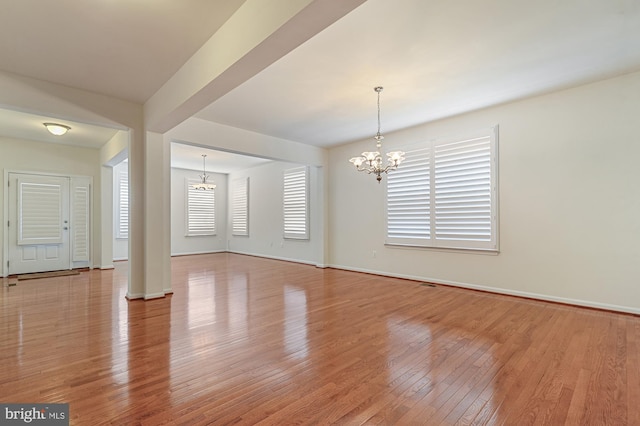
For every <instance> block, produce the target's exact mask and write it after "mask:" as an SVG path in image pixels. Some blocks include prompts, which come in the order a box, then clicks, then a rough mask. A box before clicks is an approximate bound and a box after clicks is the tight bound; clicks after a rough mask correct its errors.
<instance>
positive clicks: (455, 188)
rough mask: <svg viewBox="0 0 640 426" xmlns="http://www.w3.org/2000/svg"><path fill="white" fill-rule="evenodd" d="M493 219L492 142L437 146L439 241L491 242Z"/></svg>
mask: <svg viewBox="0 0 640 426" xmlns="http://www.w3.org/2000/svg"><path fill="white" fill-rule="evenodd" d="M491 216H492V213H491V138H490V137H489V136H484V137H477V138H473V139H467V140H462V141H456V142H447V143H442V144H438V145H436V146H435V234H436V239H438V240H446V241H452V240H456V241H467V242H490V241H491V234H492V233H491V228H492V226H491Z"/></svg>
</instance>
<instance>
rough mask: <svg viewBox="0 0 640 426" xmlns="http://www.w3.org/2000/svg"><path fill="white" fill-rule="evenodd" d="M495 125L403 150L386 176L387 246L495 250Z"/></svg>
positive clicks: (496, 219)
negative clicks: (400, 156) (402, 160)
mask: <svg viewBox="0 0 640 426" xmlns="http://www.w3.org/2000/svg"><path fill="white" fill-rule="evenodd" d="M497 138H498V127H497V126H496V127H493V128H490V129H484V130H481V131H479V132H475V133H474V134H469V135H467V136H466V137H459V138H448V139H441V140H434V141H430V142H426V143H424V144H422V145H421V146H419V147H416V148H413V149H405V151H406V154H405V157H406V160H405V161H404V162H403V163H402V164H401V165H400V167H398V169H396V170H393V171H391V172H390V173H389V175H388V177H387V238H386V243H387V244H391V245H393V244H396V245H415V246H423V247H445V248H455V249H480V250H492V251H493V250H497V249H498V189H497V186H498V185H497V182H498V178H497V174H498V145H497Z"/></svg>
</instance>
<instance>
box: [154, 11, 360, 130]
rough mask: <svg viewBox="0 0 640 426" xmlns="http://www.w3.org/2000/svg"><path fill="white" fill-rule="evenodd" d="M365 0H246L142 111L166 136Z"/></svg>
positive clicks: (155, 127)
mask: <svg viewBox="0 0 640 426" xmlns="http://www.w3.org/2000/svg"><path fill="white" fill-rule="evenodd" d="M365 1H366V0H340V1H335V0H295V1H294V0H271V1H269V2H265V1H264V0H247V1H246V2H245V3H244V4H243V5H242V6H241V7H240V8H239V9H238V11H237V12H236V13H235V14H234V15H233V16H232V17H231V18H230V19H229V20H228V21H227V22H226V23H225V24H224V25H223V26H222V27H221V28H220V30H218V31H217V32H216V33H215V34H214V35H213V36H212V37H211V38H210V39H209V40H208V41H207V42H206V43H205V44H204V45H203V46H202V47H201V48H200V49H199V50H198V51H197V52H196V53H195V54H194V55H193V56H192V57H191V58H190V59H189V60H188V61H187V62H186V63H185V64H184V65H183V66H182V67H181V68H180V69H179V70H178V72H176V74H174V75H173V76H172V77H171V78H170V79H169V80H168V81H167V82H166V83H165V84H164V85H163V86H162V87H161V88H160V89H159V90H158V91H157V92H156V93H155V94H154V95H153V96H152V97H151V98H150V99H149V100H148V101H147V102H146V103H145V106H144V114H145V125H146V127H147V129H148V130H151V131H154V132H158V133H165V132H166V131H167V130H169V129H171V128H173V127H174V126H176V125H177V124H179V123H181V122H182V121H184V120H186V119H187V118H189V117H191V116H193V115H194V114H195V113H197V112H198V111H200V110H201V109H202V108H204V107H205V106H207V105H209V104H211V103H212V102H214V101H215V100H216V99H218V98H220V97H221V96H223V95H225V94H226V93H228V92H229V91H231V90H232V89H234V88H235V87H237V86H239V85H240V84H242V83H243V82H245V81H247V80H248V79H250V78H251V77H253V76H254V75H256V74H257V73H259V72H260V71H262V70H263V69H265V68H266V67H268V66H269V65H271V64H272V63H274V62H275V61H277V60H278V59H280V58H281V57H283V56H284V55H286V54H287V53H289V52H290V51H292V50H293V49H295V48H296V47H297V46H299V45H301V44H302V43H304V42H305V41H307V40H309V39H310V38H311V37H313V36H314V35H316V34H317V33H319V32H320V31H322V30H323V29H325V28H326V27H328V26H329V25H331V24H332V23H334V22H335V21H337V20H338V19H340V18H341V17H343V16H344V15H346V14H347V13H349V12H350V11H352V10H353V9H355V8H356V7H358V6H359V5H361V4H362V3H364V2H365Z"/></svg>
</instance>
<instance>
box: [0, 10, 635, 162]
mask: <svg viewBox="0 0 640 426" xmlns="http://www.w3.org/2000/svg"><path fill="white" fill-rule="evenodd" d="M242 3H243V2H242V1H240V0H216V1H213V0H199V1H198V0H191V1H186V0H184V1H179V2H178V1H171V0H153V1H151V0H138V1H124V0H115V1H114V0H65V1H58V2H51V1H50V0H28V1H15V0H0V10H2V13H0V58H2V59H1V60H0V69H2V70H4V71H9V72H14V73H17V74H22V75H26V76H30V77H35V78H39V79H43V80H48V81H52V82H54V83H59V84H64V85H69V86H75V87H79V88H82V89H85V90H90V91H94V92H98V93H103V94H107V95H110V96H115V97H119V98H123V99H127V100H132V101H135V102H140V103H142V102H144V101H145V100H146V99H148V98H149V97H150V96H151V95H152V94H153V93H154V92H155V91H156V90H158V89H159V88H160V87H161V85H162V84H163V83H164V82H165V81H166V80H167V79H168V78H169V77H170V76H171V75H172V74H173V73H174V72H175V71H176V70H177V69H178V68H179V67H180V65H181V64H182V63H184V62H185V60H186V59H187V58H188V57H189V56H191V55H192V54H193V53H194V52H195V51H196V50H197V48H198V47H199V46H200V45H201V44H202V43H203V42H204V41H205V40H206V39H207V38H208V37H209V36H210V35H211V34H213V32H215V30H216V29H217V28H218V27H219V26H220V25H221V24H222V23H223V22H224V20H226V19H227V18H228V16H230V14H231V13H232V12H233V11H234V10H235V9H236V8H237V7H239V5H241V4H242ZM639 70H640V1H637V0H563V1H557V0H540V1H536V2H531V1H529V0H482V1H468V0H393V1H389V0H368V1H366V2H365V3H364V4H363V5H362V6H360V7H358V8H357V9H355V10H354V11H352V12H351V13H349V14H348V15H346V16H345V17H344V18H342V19H341V20H339V21H338V22H336V23H335V24H333V25H332V26H330V27H328V28H327V29H325V30H324V31H323V32H321V33H320V34H318V35H316V36H315V37H313V38H312V39H310V40H309V41H308V42H306V43H304V44H302V45H301V46H300V47H298V48H297V49H295V50H294V51H292V52H291V53H289V54H288V55H286V56H285V57H284V58H282V59H280V60H279V61H277V62H276V63H274V64H273V65H271V66H270V67H268V68H267V69H266V70H264V71H263V72H261V73H260V74H258V75H256V76H255V77H253V78H252V79H250V80H248V81H246V82H245V83H244V84H242V85H240V86H239V87H237V88H236V89H234V90H232V91H231V92H229V93H227V94H226V95H225V96H223V97H222V98H220V99H219V100H218V101H216V102H214V103H213V104H212V105H211V106H209V107H207V108H205V109H204V110H202V111H201V112H200V113H198V114H197V115H196V116H197V117H199V118H203V119H207V120H211V121H215V122H219V123H222V124H226V125H230V126H234V127H239V128H244V129H248V130H251V131H255V132H259V133H263V134H268V135H271V136H276V137H280V138H284V139H289V140H294V141H298V142H302V143H306V144H312V145H317V146H327V147H328V146H334V145H337V144H341V143H345V142H349V141H353V140H358V139H362V138H366V137H370V136H372V135H373V134H374V133H375V131H376V109H375V108H376V104H375V103H376V98H375V96H376V95H375V92H374V91H373V87H374V86H377V85H382V86H384V87H385V90H384V91H383V93H382V95H381V108H382V113H381V114H382V115H381V118H382V132H383V133H386V132H389V131H392V130H396V129H400V128H404V127H408V126H412V125H416V124H420V123H424V122H427V121H431V120H435V119H439V118H443V117H448V116H452V115H456V114H460V113H464V112H467V111H471V110H475V109H478V108H483V107H487V106H490V105H495V104H499V103H504V102H509V101H513V100H517V99H522V98H524V97H529V96H534V95H537V94H542V93H547V92H550V91H553V90H558V89H562V88H568V87H572V86H576V85H580V84H584V83H588V82H592V81H596V80H599V79H604V78H609V77H613V76H616V75H621V74H625V73H629V72H634V71H639ZM6 120H7V119H5V120H4V121H2V119H0V132H4V131H5V130H4V129H5V128H7V129H11V132H14V133H16V132H17V133H19V132H20V130H19V129H16V128H15V127H16V126H17V124H16V126H10V125H7V121H6ZM39 120H40V118H38V120H35V121H34V123H35V122H36V121H37V123H36V124H35V127H36V128H38V130H39V131H42V130H44V128H43V127H42V125H41V123H42V122H41V121H39ZM72 127H74V130H75V129H76V127H78V130H77V131H75V132H70V135H73V134H74V133H80V132H81V130H80V127H81V124H80V123H76V125H72ZM26 131H27V130H25V132H26ZM11 136H16V137H18V136H17V135H16V134H13V135H11ZM34 138H35V137H34ZM95 143H97V144H99V143H100V142H99V141H96V142H95ZM193 154H194V153H193V152H191V153H190V154H189V155H193ZM207 158H208V159H209V157H207ZM194 161H195V163H199V164H200V165H199V166H198V165H196V166H195V167H193V168H195V169H198V168H199V167H201V157H200V154H197V158H196V159H195V160H194ZM195 163H194V164H195ZM207 164H209V162H208V163H207Z"/></svg>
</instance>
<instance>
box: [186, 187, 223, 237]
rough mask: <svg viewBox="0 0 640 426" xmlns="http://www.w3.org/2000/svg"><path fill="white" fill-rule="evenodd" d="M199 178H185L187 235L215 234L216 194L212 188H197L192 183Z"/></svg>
mask: <svg viewBox="0 0 640 426" xmlns="http://www.w3.org/2000/svg"><path fill="white" fill-rule="evenodd" d="M196 183H200V181H199V180H197V179H196V180H194V179H187V180H186V186H187V189H186V194H187V202H186V205H187V226H186V228H187V236H197V235H215V233H216V196H215V189H213V190H206V191H203V190H197V189H194V188H193V187H192V185H193V184H196Z"/></svg>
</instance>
